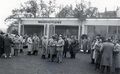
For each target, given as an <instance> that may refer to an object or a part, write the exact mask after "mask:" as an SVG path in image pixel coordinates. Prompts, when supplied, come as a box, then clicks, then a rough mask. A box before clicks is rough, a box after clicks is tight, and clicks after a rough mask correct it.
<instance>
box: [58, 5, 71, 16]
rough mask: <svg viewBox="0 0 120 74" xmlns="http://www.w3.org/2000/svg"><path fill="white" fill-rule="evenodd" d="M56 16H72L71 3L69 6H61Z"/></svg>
mask: <svg viewBox="0 0 120 74" xmlns="http://www.w3.org/2000/svg"><path fill="white" fill-rule="evenodd" d="M56 17H62V18H65V17H73V7H72V5H70V6H68V5H67V6H65V7H64V8H62V10H61V11H60V12H59V13H58V14H57V15H56Z"/></svg>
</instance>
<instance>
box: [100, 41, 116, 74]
mask: <svg viewBox="0 0 120 74" xmlns="http://www.w3.org/2000/svg"><path fill="white" fill-rule="evenodd" d="M113 50H114V44H113V43H112V42H111V39H108V40H107V41H106V42H104V43H103V45H102V46H101V53H102V58H101V72H102V73H104V71H105V68H107V74H109V73H110V71H111V67H112V63H113V62H112V61H113Z"/></svg>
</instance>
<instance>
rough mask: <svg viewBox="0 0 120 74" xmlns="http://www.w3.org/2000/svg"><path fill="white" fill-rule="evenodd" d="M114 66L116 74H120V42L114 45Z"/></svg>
mask: <svg viewBox="0 0 120 74" xmlns="http://www.w3.org/2000/svg"><path fill="white" fill-rule="evenodd" d="M113 59H114V65H115V72H116V74H120V40H119V41H118V42H117V43H115V48H114V58H113Z"/></svg>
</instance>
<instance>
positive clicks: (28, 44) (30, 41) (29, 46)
mask: <svg viewBox="0 0 120 74" xmlns="http://www.w3.org/2000/svg"><path fill="white" fill-rule="evenodd" d="M32 43H33V41H32V38H31V37H28V38H27V46H28V54H27V55H31V53H32Z"/></svg>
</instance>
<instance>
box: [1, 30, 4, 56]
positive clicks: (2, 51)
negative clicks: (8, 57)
mask: <svg viewBox="0 0 120 74" xmlns="http://www.w3.org/2000/svg"><path fill="white" fill-rule="evenodd" d="M3 53H4V37H3V34H2V32H1V33H0V57H1V56H2V54H3Z"/></svg>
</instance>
